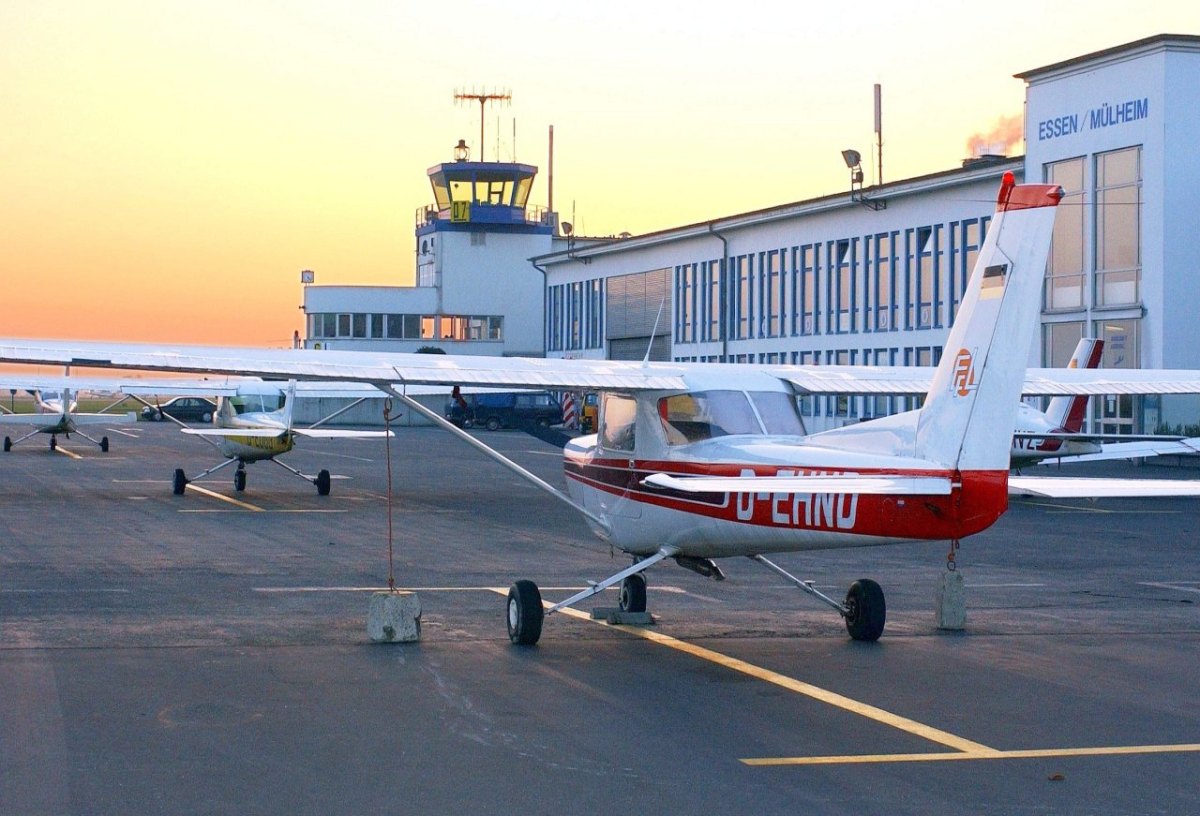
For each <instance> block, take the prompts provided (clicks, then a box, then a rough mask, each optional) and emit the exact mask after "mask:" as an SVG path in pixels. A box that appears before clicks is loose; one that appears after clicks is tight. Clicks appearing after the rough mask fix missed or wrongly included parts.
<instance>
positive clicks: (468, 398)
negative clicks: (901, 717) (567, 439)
mask: <svg viewBox="0 0 1200 816" xmlns="http://www.w3.org/2000/svg"><path fill="white" fill-rule="evenodd" d="M446 419H448V420H450V421H451V422H453V423H454V424H455V425H457V426H459V427H460V428H473V427H477V426H482V427H484V428H487V429H488V430H489V431H496V430H499V429H500V428H519V427H521V426H523V425H525V426H528V425H538V426H540V427H542V428H548V427H550V426H551V425H559V424H561V423H562V421H563V418H562V406H560V405H559V404H558V400H556V399H555V398H554V395H553V394H551V393H550V392H548V391H512V392H508V391H502V392H492V393H484V394H464V395H462V396H461V397H459V398H458V400H456V399H454V398H452V399H451V400H450V401H449V402H448V403H447V404H446Z"/></svg>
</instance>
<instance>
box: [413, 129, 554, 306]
mask: <svg viewBox="0 0 1200 816" xmlns="http://www.w3.org/2000/svg"><path fill="white" fill-rule="evenodd" d="M454 153H455V161H453V162H449V163H445V164H435V165H434V166H433V167H430V168H429V170H428V171H427V173H428V175H429V183H430V186H431V187H432V188H433V200H434V203H433V204H430V205H427V206H425V207H422V208H421V209H419V210H417V224H416V236H417V286H438V285H439V284H440V283H441V282H442V280H441V277H442V271H443V268H444V261H445V260H446V256H445V250H447V249H449V248H450V247H452V246H454V245H455V244H460V243H461V244H465V246H474V247H479V246H487V245H489V241H490V242H491V244H494V245H497V246H499V245H502V244H509V245H513V246H518V245H522V244H526V243H530V242H527V241H521V240H514V239H517V237H518V236H537V238H536V239H535V240H534V241H533V242H532V243H531V244H530V246H531V248H533V249H537V248H540V247H543V246H545V245H546V244H547V241H548V238H549V237H550V236H552V235H553V233H554V218H553V214H552V213H550V212H549V211H548V210H546V209H545V208H543V207H530V206H529V193H530V191H531V190H532V189H533V181H534V178H535V177H536V176H537V168H536V167H534V166H533V165H531V164H517V163H516V162H473V161H468V159H467V146H466V143H465V142H464V141H463V140H461V139H460V140H459V142H458V146H457V147H455V148H454ZM439 239H440V240H439ZM439 248H440V249H441V250H442V251H439ZM535 254H536V253H535ZM525 257H526V258H529V257H532V256H531V255H526V256H525ZM476 283H477V284H478V283H479V282H478V281H477V282H476Z"/></svg>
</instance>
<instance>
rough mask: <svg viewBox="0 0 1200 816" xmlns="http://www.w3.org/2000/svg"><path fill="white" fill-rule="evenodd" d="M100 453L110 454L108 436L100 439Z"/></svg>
mask: <svg viewBox="0 0 1200 816" xmlns="http://www.w3.org/2000/svg"><path fill="white" fill-rule="evenodd" d="M100 451H101V452H102V453H108V437H107V436H102V437H100Z"/></svg>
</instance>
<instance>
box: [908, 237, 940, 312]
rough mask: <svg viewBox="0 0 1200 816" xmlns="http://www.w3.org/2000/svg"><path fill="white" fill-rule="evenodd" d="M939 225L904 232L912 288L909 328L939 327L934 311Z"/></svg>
mask: <svg viewBox="0 0 1200 816" xmlns="http://www.w3.org/2000/svg"><path fill="white" fill-rule="evenodd" d="M940 233H941V225H940V224H939V225H937V226H936V227H918V228H917V229H915V230H914V229H910V230H907V234H906V236H905V240H906V241H907V242H908V244H909V246H908V253H907V255H908V267H909V269H908V279H909V282H910V285H911V286H912V288H911V289H910V290H909V291H910V293H911V294H910V296H909V307H910V308H913V309H914V310H915V313H910V314H909V326H911V327H913V328H918V329H929V328H933V327H934V326H938V325H941V321H940V320H938V315H937V312H936V309H935V306H936V300H937V294H938V292H937V275H938V262H937V261H938V257H937V256H938V251H939V247H938V240H939V237H940Z"/></svg>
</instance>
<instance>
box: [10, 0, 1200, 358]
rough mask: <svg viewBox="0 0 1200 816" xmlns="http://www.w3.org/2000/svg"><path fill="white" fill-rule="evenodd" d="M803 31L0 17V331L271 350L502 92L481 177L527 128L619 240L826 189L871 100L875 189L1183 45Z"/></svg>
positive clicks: (1042, 32) (341, 18)
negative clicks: (1064, 87) (1035, 96)
mask: <svg viewBox="0 0 1200 816" xmlns="http://www.w3.org/2000/svg"><path fill="white" fill-rule="evenodd" d="M829 8H830V10H829V11H824V12H822V11H812V10H808V9H804V8H803V7H802V6H801V5H796V4H791V5H786V4H780V3H753V2H752V3H749V4H741V5H736V4H735V5H730V4H720V5H716V4H713V5H711V6H710V5H709V4H703V3H700V4H697V3H671V4H666V3H644V2H643V3H633V2H626V1H625V0H620V1H619V2H610V3H604V4H586V8H585V7H584V4H569V3H563V2H561V0H559V1H558V2H553V3H549V2H541V1H540V0H531V2H526V3H521V4H516V5H512V4H505V5H500V4H491V3H482V2H468V1H460V2H456V3H453V4H436V3H408V2H395V1H394V0H387V1H386V2H385V1H384V0H377V1H375V2H355V3H352V4H346V3H340V2H316V0H275V1H273V2H267V1H266V0H251V1H250V2H246V1H245V0H239V1H238V2H224V1H223V0H214V1H213V2H206V3H194V2H187V3H185V2H175V0H112V2H105V3H98V2H91V0H87V1H86V2H85V0H59V1H57V2H56V1H55V0H39V2H33V1H32V0H29V2H18V1H17V0H11V1H10V2H6V3H3V4H0V46H2V47H0V65H2V66H3V77H4V78H3V82H0V179H2V180H3V192H2V194H0V265H2V268H0V309H2V314H3V316H4V326H3V328H2V329H0V336H62V337H81V338H92V339H127V340H152V341H168V342H169V341H178V342H210V343H244V344H255V345H282V344H285V343H287V342H288V341H289V339H290V337H291V335H292V332H293V330H296V329H301V330H302V324H301V319H300V318H301V312H300V311H299V309H298V306H299V304H300V303H301V301H302V294H301V289H300V285H299V271H300V270H301V269H313V270H315V271H316V274H317V282H318V283H324V284H359V283H362V284H406V283H410V282H411V281H412V276H413V266H414V265H413V214H414V212H415V210H416V209H417V208H418V207H421V206H423V205H424V204H426V203H428V202H429V201H430V198H431V197H430V193H429V187H428V182H427V179H426V175H425V170H426V169H427V168H428V167H429V166H430V165H433V164H436V163H438V162H441V161H448V160H450V158H451V153H450V151H451V147H452V146H453V145H454V143H455V142H456V141H457V140H458V139H459V138H466V139H467V140H468V142H469V143H470V144H471V145H472V147H473V157H478V155H479V153H478V146H477V145H476V144H475V143H476V142H477V141H478V129H479V115H478V108H477V107H469V108H465V107H456V106H455V104H454V101H453V92H454V90H455V88H458V87H463V86H466V87H468V88H469V87H471V86H475V87H477V88H484V87H487V88H489V89H490V88H495V87H500V88H507V89H511V91H512V94H513V102H512V105H511V106H510V107H505V108H501V109H496V110H491V111H489V113H488V118H487V120H486V132H487V135H486V138H487V141H488V145H487V146H486V150H485V151H484V157H485V158H487V159H489V160H494V159H496V158H497V156H498V157H499V158H500V159H502V160H505V161H508V160H511V159H513V158H515V159H516V160H519V161H523V162H527V163H531V164H536V165H539V166H540V167H542V168H543V170H544V168H545V166H546V141H547V128H548V126H549V125H551V124H553V125H554V127H555V203H556V206H557V208H558V209H559V211H560V212H561V213H563V215H564V218H566V219H567V220H573V221H574V223H575V225H576V227H577V229H579V230H580V231H581V232H583V233H586V234H599V235H603V234H613V233H618V232H622V231H626V230H628V231H630V232H634V233H638V232H646V231H649V230H654V229H661V228H664V227H669V226H673V225H678V224H685V223H690V222H693V221H697V220H702V219H706V218H711V217H714V216H718V215H722V214H729V213H735V212H741V211H745V210H751V209H757V208H760V207H767V206H771V205H774V204H782V203H786V202H790V201H796V200H799V199H803V198H808V197H811V196H817V195H824V194H827V193H832V192H837V191H839V190H842V189H844V188H845V187H846V185H847V179H846V169H845V167H844V165H843V164H842V161H841V158H840V156H839V152H840V150H842V149H843V148H847V147H854V148H857V149H858V150H860V151H861V152H862V153H863V155H864V156H866V155H868V154H869V153H870V145H871V142H872V139H873V134H872V102H871V88H872V85H873V84H874V83H875V82H881V83H882V84H883V90H884V140H885V146H884V169H885V174H886V180H894V179H898V178H906V177H910V176H914V175H920V174H922V173H927V172H935V171H939V170H945V169H949V168H951V167H954V166H956V164H957V163H958V161H959V160H960V159H962V158H963V157H964V156H965V155H966V154H967V151H968V144H969V142H970V140H971V139H972V138H973V137H977V136H979V135H981V134H983V135H986V134H988V133H989V132H991V131H993V130H997V131H1002V130H1003V129H1004V127H1005V125H1006V124H1007V125H1011V123H1012V122H1013V121H1014V119H1015V120H1016V121H1019V117H1020V116H1021V112H1022V102H1023V99H1024V87H1023V84H1022V83H1021V82H1020V81H1019V80H1016V79H1013V78H1012V74H1014V73H1016V72H1018V71H1023V70H1027V69H1030V68H1036V67H1039V66H1042V65H1045V64H1048V63H1051V62H1055V61H1058V60H1061V59H1067V58H1070V57H1073V56H1077V55H1080V54H1083V53H1087V52H1089V51H1094V50H1098V49H1101V48H1106V47H1109V46H1113V45H1117V44H1120V43H1123V42H1128V41H1130V40H1134V39H1138V38H1140V37H1143V36H1148V35H1151V34H1156V33H1163V32H1170V33H1182V34H1194V33H1200V4H1195V3H1165V2H1153V0H1151V1H1150V2H1143V3H1139V4H1137V6H1136V12H1133V11H1131V9H1133V8H1134V7H1131V6H1130V5H1129V4H1128V3H1118V2H1109V0H1100V1H1099V2H1086V3H1085V2H1077V0H1066V1H1065V2H1060V3H1055V4H1043V3H1040V2H1037V3H1035V2H1025V1H1024V0H1021V1H1020V2H1009V3H1005V4H1002V5H998V6H994V7H991V8H984V7H981V6H964V5H962V4H961V3H951V2H924V3H913V2H899V0H895V1H894V2H860V3H858V4H856V5H855V8H856V12H855V14H856V15H857V17H856V18H855V19H846V13H845V12H844V11H843V9H844V8H847V7H846V6H844V5H838V6H834V5H832V4H831V5H830V6H829ZM781 12H783V13H781ZM514 121H515V125H516V141H515V145H514V140H513V128H514ZM497 137H499V144H497ZM1021 149H1022V148H1020V147H1018V148H1017V152H1020V150H1021ZM870 174H871V170H870V168H869V167H868V181H870ZM545 182H546V178H545V173H544V172H543V174H542V176H541V177H539V179H538V183H537V185H536V186H535V190H534V194H533V197H532V200H533V202H534V203H537V204H545V203H546V185H545ZM572 211H574V214H573V215H572Z"/></svg>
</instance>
